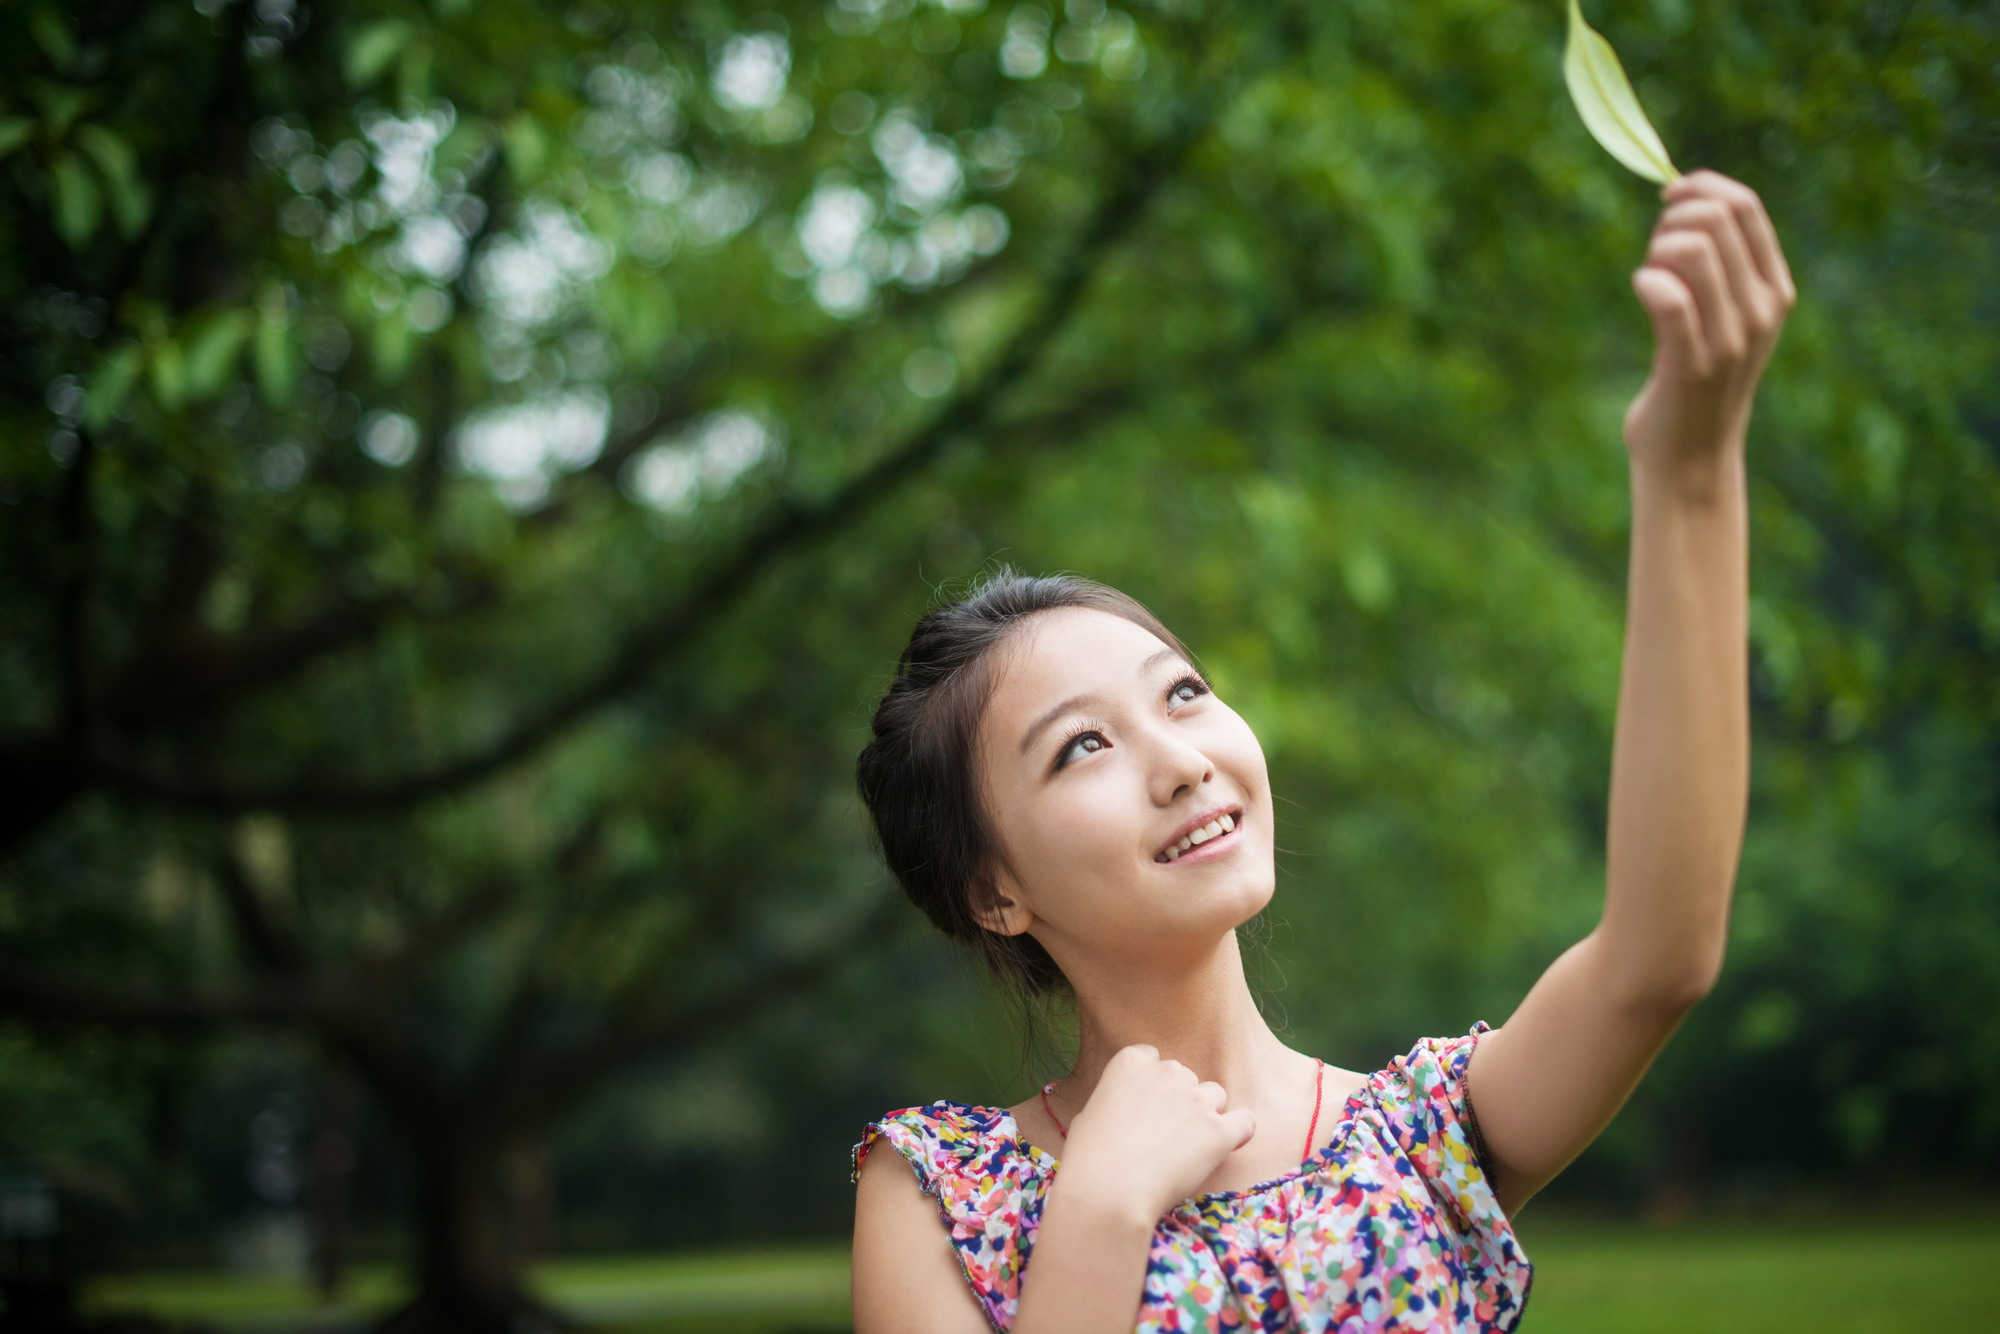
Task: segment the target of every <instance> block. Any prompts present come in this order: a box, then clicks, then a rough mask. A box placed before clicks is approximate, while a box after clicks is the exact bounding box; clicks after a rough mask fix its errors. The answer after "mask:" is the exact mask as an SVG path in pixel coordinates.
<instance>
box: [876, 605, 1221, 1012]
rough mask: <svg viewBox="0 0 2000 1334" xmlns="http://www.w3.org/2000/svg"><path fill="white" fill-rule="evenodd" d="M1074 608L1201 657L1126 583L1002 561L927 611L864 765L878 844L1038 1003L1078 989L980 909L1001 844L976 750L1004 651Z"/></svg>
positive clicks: (932, 910)
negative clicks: (985, 921)
mask: <svg viewBox="0 0 2000 1334" xmlns="http://www.w3.org/2000/svg"><path fill="white" fill-rule="evenodd" d="M1066 607H1082V608H1088V609H1091V610H1095V611H1103V612H1109V613H1110V614H1111V615H1113V616H1122V617H1123V618H1125V619H1126V620H1128V621H1131V622H1132V623H1133V624H1134V625H1137V626H1139V627H1141V628H1142V629H1145V630H1148V631H1150V632H1152V633H1153V634H1154V635H1157V636H1158V637H1159V638H1160V640H1161V641H1162V642H1163V643H1165V644H1168V645H1170V646H1171V647H1172V648H1173V649H1174V650H1175V651H1176V652H1178V653H1180V654H1181V655H1182V656H1183V657H1187V658H1188V661H1189V662H1190V663H1192V662H1193V661H1194V659H1193V658H1192V657H1190V656H1189V655H1188V653H1187V650H1186V649H1185V648H1184V647H1183V646H1182V644H1181V642H1180V640H1179V639H1177V638H1175V636H1174V633H1173V632H1172V631H1171V630H1169V629H1167V627H1166V626H1164V625H1162V624H1161V623H1160V619H1159V618H1158V617H1157V616H1155V615H1153V613H1152V612H1150V611H1148V610H1146V608H1145V607H1143V606H1141V605H1140V604H1139V603H1138V602H1137V601H1136V600H1134V599H1133V598H1131V597H1129V596H1127V595H1126V594H1124V593H1121V592H1119V591H1118V590H1117V589H1115V588H1109V587H1107V586H1105V585H1103V584H1100V583H1096V582H1094V581H1092V580H1089V579H1084V578H1081V577H1079V576H1076V575H1068V574H1057V575H1045V576H1039V577H1034V576H1028V575H1023V574H1020V573H1018V572H1016V571H1015V570H1014V569H1012V568H1011V567H1010V566H1006V565H1001V566H999V567H998V568H996V569H995V570H993V571H992V572H991V573H989V574H987V575H985V576H984V577H982V578H980V579H979V580H977V581H976V582H975V583H974V584H973V586H972V587H971V588H970V589H969V590H968V591H967V592H966V593H965V594H964V595H963V596H962V597H959V598H957V599H955V600H953V601H949V602H944V603H941V604H939V605H937V606H935V607H933V608H931V610H930V611H928V612H926V613H925V614H924V615H923V617H922V618H921V619H920V620H918V622H917V624H916V628H915V629H914V630H912V631H911V632H910V642H909V643H908V645H906V646H905V647H904V649H903V655H902V657H901V659H900V660H899V661H898V663H897V665H896V677H895V679H894V680H893V681H891V682H890V683H889V688H888V691H887V692H886V693H885V694H884V695H883V696H882V701H881V703H880V704H879V705H877V706H876V709H875V719H874V739H873V740H871V741H870V742H869V743H868V744H867V745H866V746H863V747H862V748H861V755H860V757H859V759H858V760H857V761H856V763H855V779H856V782H857V784H858V785H859V787H860V789H861V799H862V800H863V801H864V802H866V803H867V804H868V812H869V814H870V815H871V816H872V817H873V819H874V822H875V837H876V843H877V846H878V847H880V849H881V851H882V858H883V860H884V861H886V862H887V863H888V864H889V869H890V870H891V871H893V872H895V875H896V879H897V880H898V881H900V882H901V884H902V886H903V892H904V893H905V894H907V895H908V896H909V899H910V902H912V903H914V904H916V905H917V907H918V908H920V909H922V910H923V913H924V916H926V917H928V918H929V919H930V921H931V924H932V925H933V926H935V927H937V929H938V930H940V931H942V932H944V933H945V935H947V936H949V937H951V938H952V939H954V940H961V941H965V942H967V943H968V944H970V945H971V946H972V948H973V949H974V950H975V951H976V952H977V954H978V955H979V957H980V958H981V959H982V960H983V961H984V962H985V963H986V965H987V967H988V968H989V969H990V970H991V972H992V973H993V975H994V976H995V977H996V978H997V979H998V980H999V981H1000V982H1001V983H1002V984H1003V985H1004V986H1006V987H1007V988H1008V989H1009V990H1011V991H1013V992H1014V993H1015V994H1016V995H1017V996H1018V997H1019V998H1020V999H1021V1000H1023V1001H1029V1002H1031V1001H1034V1000H1037V999H1041V998H1044V997H1048V996H1052V995H1064V994H1068V993H1069V990H1070V988H1069V980H1068V979H1067V978H1065V977H1064V976H1063V973H1062V969H1060V968H1059V967H1057V966H1056V961H1055V960H1054V959H1052V958H1050V957H1049V953H1048V951H1047V950H1045V949H1043V948H1042V945H1041V942H1040V941H1038V940H1036V939H1035V938H1034V937H1033V936H1030V935H1027V934H1025V933H1023V934H1021V935H1016V936H1006V935H1001V934H1000V933H999V932H997V931H992V930H989V929H987V928H986V927H983V926H981V925H980V924H979V920H978V918H977V917H976V916H974V910H975V909H976V908H979V907H984V906H988V905H990V904H992V903H993V891H994V882H993V876H992V872H993V870H994V869H995V866H996V862H997V859H998V857H999V850H998V848H997V847H996V845H995V841H994V838H993V833H992V826H991V824H990V823H989V822H988V820H987V818H986V813H985V811H984V809H983V808H982V805H981V802H980V799H979V785H978V778H977V773H976V770H975V767H974V764H973V754H972V752H973V744H974V740H975V737H976V734H977V731H978V727H979V719H980V715H981V714H982V713H983V712H984V711H985V708H986V702H987V700H988V699H990V698H991V696H992V693H993V686H994V682H995V679H996V678H995V674H994V671H993V669H992V659H993V650H994V649H995V648H997V647H999V646H1000V645H1001V644H1002V643H1004V642H1005V641H1006V640H1007V639H1008V638H1009V637H1010V636H1011V635H1012V634H1013V633H1014V632H1015V631H1016V630H1017V629H1019V628H1020V626H1021V624H1022V623H1023V622H1024V621H1026V620H1027V619H1028V618H1029V617H1031V616H1035V615H1038V614H1040V613H1042V612H1046V611H1056V610H1059V609H1061V608H1066Z"/></svg>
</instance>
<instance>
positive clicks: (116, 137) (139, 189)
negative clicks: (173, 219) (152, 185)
mask: <svg viewBox="0 0 2000 1334" xmlns="http://www.w3.org/2000/svg"><path fill="white" fill-rule="evenodd" d="M76 142H77V144H78V146H79V147H81V148H82V149H83V151H84V152H86V153H88V154H89V155H90V160H91V161H93V162H95V163H96V164H97V169H98V170H99V171H101V172H103V173H104V181H105V184H106V185H107V186H108V187H109V188H110V194H111V211H112V213H113V214H114V215H115V216H116V217H117V219H118V226H119V229H120V230H121V231H123V232H124V233H125V235H127V236H137V235H138V234H139V229H140V228H141V227H143V226H145V225H146V215H147V214H148V213H149V212H151V211H152V201H151V196H150V194H149V193H148V191H147V189H146V186H145V183H144V182H142V181H141V180H140V179H139V155H138V154H137V153H135V152H133V151H132V145H131V144H129V143H127V142H126V140H125V138H124V136H122V135H120V134H119V133H117V131H115V130H110V129H107V128H105V127H104V126H102V125H85V126H83V127H82V128H81V129H79V130H78V131H77V132H76Z"/></svg>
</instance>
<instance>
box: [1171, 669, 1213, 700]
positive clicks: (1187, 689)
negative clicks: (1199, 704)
mask: <svg viewBox="0 0 2000 1334" xmlns="http://www.w3.org/2000/svg"><path fill="white" fill-rule="evenodd" d="M1207 693H1208V688H1207V687H1206V686H1204V685H1202V683H1201V682H1199V681H1197V680H1195V679H1194V678H1193V677H1192V676H1190V677H1186V678H1184V679H1182V680H1179V681H1176V682H1174V688H1173V689H1172V690H1170V691H1168V692H1167V697H1168V698H1169V699H1172V700H1173V701H1174V702H1175V703H1177V704H1186V703H1187V702H1188V701H1189V700H1193V699H1199V698H1200V697H1201V696H1203V695H1206V694H1207Z"/></svg>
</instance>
